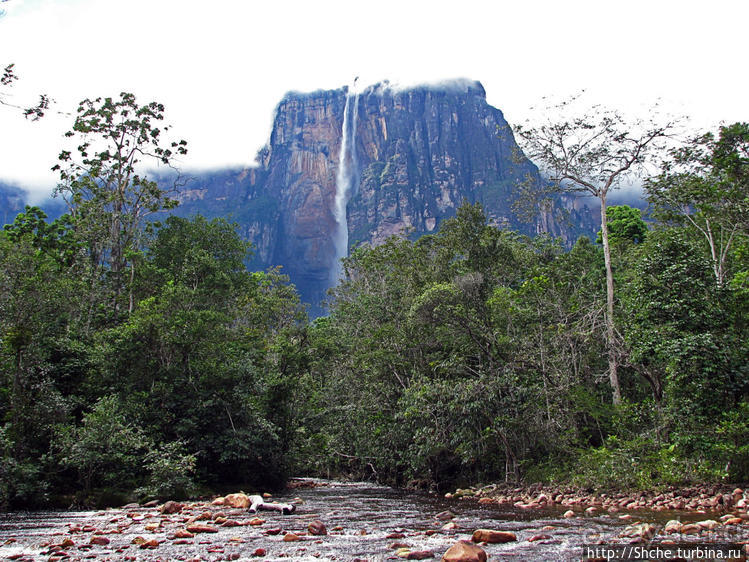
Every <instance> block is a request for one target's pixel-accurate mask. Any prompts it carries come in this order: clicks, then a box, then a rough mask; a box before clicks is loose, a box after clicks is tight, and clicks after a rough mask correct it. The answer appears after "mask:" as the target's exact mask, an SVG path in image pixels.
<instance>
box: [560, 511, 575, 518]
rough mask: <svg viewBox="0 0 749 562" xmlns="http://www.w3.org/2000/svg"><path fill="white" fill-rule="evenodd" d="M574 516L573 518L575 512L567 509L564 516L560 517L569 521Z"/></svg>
mask: <svg viewBox="0 0 749 562" xmlns="http://www.w3.org/2000/svg"><path fill="white" fill-rule="evenodd" d="M574 516H575V512H574V511H572V510H571V509H568V510H567V511H565V512H564V515H562V517H564V518H565V519H571V518H572V517H574Z"/></svg>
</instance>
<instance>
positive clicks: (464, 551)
mask: <svg viewBox="0 0 749 562" xmlns="http://www.w3.org/2000/svg"><path fill="white" fill-rule="evenodd" d="M442 562H486V552H485V551H484V549H483V548H481V547H480V546H477V545H475V544H472V543H470V542H468V541H459V542H456V543H455V544H454V545H452V546H451V547H450V548H448V549H447V552H445V554H443V555H442Z"/></svg>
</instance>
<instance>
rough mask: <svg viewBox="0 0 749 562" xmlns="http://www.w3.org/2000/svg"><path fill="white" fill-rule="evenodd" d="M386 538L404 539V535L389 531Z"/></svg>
mask: <svg viewBox="0 0 749 562" xmlns="http://www.w3.org/2000/svg"><path fill="white" fill-rule="evenodd" d="M385 538H386V539H405V538H406V535H404V534H403V533H390V534H389V535H387V536H386V537H385Z"/></svg>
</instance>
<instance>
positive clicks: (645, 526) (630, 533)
mask: <svg viewBox="0 0 749 562" xmlns="http://www.w3.org/2000/svg"><path fill="white" fill-rule="evenodd" d="M619 536H620V537H629V538H638V539H645V540H650V539H652V538H653V537H654V536H655V525H651V524H650V523H640V524H637V525H629V526H628V527H626V528H625V529H624V531H622V532H621V533H620V534H619Z"/></svg>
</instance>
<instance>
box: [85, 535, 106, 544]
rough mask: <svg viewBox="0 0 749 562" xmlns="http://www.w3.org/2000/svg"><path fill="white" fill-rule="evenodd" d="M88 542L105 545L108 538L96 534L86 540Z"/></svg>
mask: <svg viewBox="0 0 749 562" xmlns="http://www.w3.org/2000/svg"><path fill="white" fill-rule="evenodd" d="M88 544H96V545H99V546H105V545H108V544H109V539H108V538H107V537H102V536H99V535H96V536H93V537H91V540H90V541H88Z"/></svg>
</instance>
